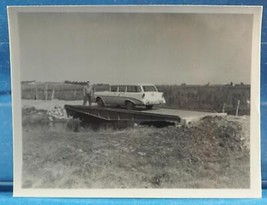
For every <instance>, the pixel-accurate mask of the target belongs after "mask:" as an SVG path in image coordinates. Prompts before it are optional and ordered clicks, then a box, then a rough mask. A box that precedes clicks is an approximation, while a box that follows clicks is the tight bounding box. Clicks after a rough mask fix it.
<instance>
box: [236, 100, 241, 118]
mask: <svg viewBox="0 0 267 205" xmlns="http://www.w3.org/2000/svg"><path fill="white" fill-rule="evenodd" d="M239 105H240V100H238V101H237V106H236V112H235V116H238V110H239Z"/></svg>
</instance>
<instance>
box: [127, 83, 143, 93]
mask: <svg viewBox="0 0 267 205" xmlns="http://www.w3.org/2000/svg"><path fill="white" fill-rule="evenodd" d="M127 92H129V93H137V92H141V88H140V86H132V85H130V86H127Z"/></svg>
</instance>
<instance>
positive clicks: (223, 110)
mask: <svg viewBox="0 0 267 205" xmlns="http://www.w3.org/2000/svg"><path fill="white" fill-rule="evenodd" d="M224 112H225V103H223V109H222V113H224Z"/></svg>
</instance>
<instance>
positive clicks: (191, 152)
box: [23, 110, 249, 188]
mask: <svg viewBox="0 0 267 205" xmlns="http://www.w3.org/2000/svg"><path fill="white" fill-rule="evenodd" d="M27 113H28V115H27ZM35 115H37V116H42V118H43V119H46V117H47V116H46V113H45V112H40V111H38V110H36V111H33V110H28V111H25V112H24V115H23V116H25V118H24V119H23V120H24V121H27V122H25V123H26V124H27V126H24V127H23V187H24V188H248V187H249V146H246V145H247V144H249V127H248V126H247V123H249V117H243V118H241V117H236V118H233V117H228V118H223V117H208V118H205V119H203V120H201V121H200V122H197V123H194V124H191V125H190V126H182V127H166V128H160V129H158V128H153V127H146V126H144V127H142V126H141V127H131V128H127V129H111V128H106V129H99V130H98V131H93V130H91V129H90V128H84V127H81V126H80V124H79V122H78V121H70V122H65V121H64V122H61V123H58V124H53V125H51V124H46V123H42V122H43V121H38V123H35V124H34V123H33V121H29V116H31V118H32V117H34V116H35ZM27 116H28V117H27ZM38 124H39V125H38ZM30 128H32V129H30Z"/></svg>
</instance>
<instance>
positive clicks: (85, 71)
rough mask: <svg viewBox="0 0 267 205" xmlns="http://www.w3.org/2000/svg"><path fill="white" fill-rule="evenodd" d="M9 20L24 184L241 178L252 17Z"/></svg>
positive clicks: (246, 165)
mask: <svg viewBox="0 0 267 205" xmlns="http://www.w3.org/2000/svg"><path fill="white" fill-rule="evenodd" d="M17 21H18V28H19V34H18V36H19V39H20V41H19V51H20V59H21V61H20V76H21V99H22V101H21V102H22V147H23V151H22V154H23V157H22V158H23V160H22V176H21V180H22V182H21V183H22V188H24V189H28V188H45V189H47V188H52V189H54V188H64V189H74V188H87V189H92V188H95V189H97V188H140V189H146V188H193V189H203V188H213V189H222V188H236V189H239V188H240V189H248V188H249V187H250V100H251V99H250V85H251V69H252V68H251V59H252V57H251V56H252V30H253V15H250V14H216V13H214V14H205V13H202V14H200V13H86V12H84V13H83V12H79V13H75V12H72V13H60V12H54V13H53V12H49V13H47V12H40V13H38V12H32V13H31V12H28V13H19V14H18V20H17Z"/></svg>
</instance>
